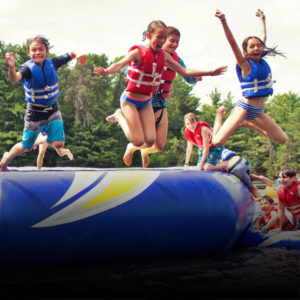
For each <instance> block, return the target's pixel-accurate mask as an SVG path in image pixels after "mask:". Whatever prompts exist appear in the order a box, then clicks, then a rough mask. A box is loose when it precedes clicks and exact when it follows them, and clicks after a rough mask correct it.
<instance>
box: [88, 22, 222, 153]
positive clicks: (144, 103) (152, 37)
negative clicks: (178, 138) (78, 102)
mask: <svg viewBox="0 0 300 300" xmlns="http://www.w3.org/2000/svg"><path fill="white" fill-rule="evenodd" d="M145 35H146V38H147V40H148V45H147V46H146V47H145V46H139V45H135V46H133V47H131V48H130V49H129V52H128V53H127V55H126V56H125V57H124V58H123V59H121V60H120V61H119V62H117V63H114V64H112V65H110V66H109V67H108V68H107V69H104V68H102V67H97V68H95V70H94V73H95V74H96V75H99V76H102V77H105V76H107V75H109V74H114V73H117V72H118V71H119V70H121V69H122V68H123V67H125V66H126V65H128V72H127V79H126V81H127V88H126V89H125V91H124V92H123V94H122V96H121V99H120V102H121V109H117V110H116V111H115V113H114V114H112V115H111V116H108V117H107V118H106V120H107V121H112V122H118V123H119V125H120V127H121V128H122V129H123V131H124V133H125V135H126V137H127V139H128V140H129V142H131V143H132V144H133V145H134V146H136V147H141V148H147V147H151V146H153V144H154V143H155V141H156V130H155V117H154V112H153V108H152V105H151V99H152V95H153V94H154V93H155V91H156V90H157V89H158V88H159V85H160V84H161V77H162V74H163V71H164V68H165V65H166V66H167V67H168V68H171V69H172V70H174V71H175V72H177V73H178V74H180V75H182V76H186V77H190V76H195V77H196V76H204V75H211V76H213V75H219V74H223V73H224V72H225V71H226V69H227V67H221V68H219V69H216V70H214V71H199V70H193V69H187V68H184V67H183V66H181V65H180V64H179V63H178V62H176V61H175V60H174V59H173V58H172V56H171V55H170V54H169V53H167V52H165V51H163V49H162V47H163V45H164V43H165V42H166V39H167V26H166V25H165V24H164V23H163V22H162V21H152V22H151V23H150V24H149V25H148V29H147V31H146V34H145Z"/></svg>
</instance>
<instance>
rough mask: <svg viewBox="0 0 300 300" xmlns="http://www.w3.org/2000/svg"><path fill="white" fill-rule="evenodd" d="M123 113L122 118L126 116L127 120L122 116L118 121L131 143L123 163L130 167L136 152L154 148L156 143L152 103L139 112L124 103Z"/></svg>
mask: <svg viewBox="0 0 300 300" xmlns="http://www.w3.org/2000/svg"><path fill="white" fill-rule="evenodd" d="M122 111H123V114H122V116H126V120H125V118H124V117H120V116H118V117H117V119H118V121H119V124H120V126H121V127H122V129H123V131H124V133H125V134H126V136H127V138H128V140H129V141H131V143H129V144H128V145H127V147H126V150H125V153H124V156H123V161H124V163H125V164H126V165H127V166H130V165H131V162H132V157H133V153H134V152H135V151H136V150H141V149H143V148H147V147H152V145H153V144H154V142H155V137H156V134H155V123H154V113H153V108H152V105H151V103H148V104H146V105H145V106H144V107H142V108H141V109H140V110H137V109H136V108H135V107H134V106H133V105H131V104H128V103H126V102H122Z"/></svg>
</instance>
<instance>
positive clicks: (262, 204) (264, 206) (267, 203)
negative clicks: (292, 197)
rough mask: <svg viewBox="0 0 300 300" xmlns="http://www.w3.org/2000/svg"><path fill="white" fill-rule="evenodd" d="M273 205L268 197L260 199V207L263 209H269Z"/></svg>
mask: <svg viewBox="0 0 300 300" xmlns="http://www.w3.org/2000/svg"><path fill="white" fill-rule="evenodd" d="M270 207H271V203H270V201H269V200H267V199H262V200H261V201H260V208H261V210H262V211H267V210H268V209H269V208H270Z"/></svg>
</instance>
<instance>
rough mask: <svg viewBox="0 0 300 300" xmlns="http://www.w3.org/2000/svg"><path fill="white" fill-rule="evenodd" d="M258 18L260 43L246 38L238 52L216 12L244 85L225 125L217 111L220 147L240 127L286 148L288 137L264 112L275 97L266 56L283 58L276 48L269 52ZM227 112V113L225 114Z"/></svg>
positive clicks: (216, 136) (216, 133)
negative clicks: (270, 99) (239, 98)
mask: <svg viewBox="0 0 300 300" xmlns="http://www.w3.org/2000/svg"><path fill="white" fill-rule="evenodd" d="M256 15H257V16H258V17H259V18H260V20H261V30H262V33H263V34H262V36H261V39H260V38H259V37H256V36H250V37H247V38H246V39H245V40H244V41H243V43H242V49H240V48H239V46H238V44H237V42H236V41H235V38H234V36H233V34H232V32H231V30H230V28H229V26H228V24H227V21H226V18H225V15H224V14H223V13H222V12H221V11H219V10H217V11H216V14H215V16H216V17H217V18H219V19H220V21H221V24H222V27H223V29H224V33H225V36H226V38H227V41H228V43H229V45H230V47H231V49H232V52H233V54H234V56H235V59H236V62H237V64H236V73H237V76H238V79H239V82H240V84H241V89H242V95H243V98H242V99H241V100H239V101H238V102H237V103H236V104H235V106H234V108H233V110H232V111H231V114H230V115H229V117H228V118H227V119H226V121H225V122H224V124H223V125H222V117H223V116H224V114H223V113H222V111H217V115H216V119H215V124H214V137H213V142H214V144H215V145H217V146H222V145H224V144H225V143H226V141H227V140H228V139H229V137H230V136H231V135H232V134H233V133H234V132H235V130H236V129H237V128H239V127H247V128H250V129H252V130H255V131H257V132H259V133H260V134H262V135H264V136H266V137H267V138H269V139H270V140H272V141H274V142H276V143H279V144H283V143H285V142H286V141H287V139H288V137H287V135H286V134H285V132H284V131H283V130H282V129H281V128H280V127H279V126H278V124H277V123H276V122H275V121H274V120H272V119H271V118H270V117H269V116H267V115H266V114H265V113H264V112H263V110H264V105H265V102H266V100H267V99H268V97H269V96H271V95H272V94H273V88H272V84H273V82H274V81H273V80H272V74H271V69H270V66H269V65H268V63H267V62H266V61H265V60H264V59H263V57H265V56H266V55H277V54H279V55H282V54H281V53H280V52H278V51H277V50H276V49H275V48H267V47H266V46H265V41H266V26H265V16H264V13H263V12H262V11H261V10H258V11H257V13H256ZM223 112H224V111H223Z"/></svg>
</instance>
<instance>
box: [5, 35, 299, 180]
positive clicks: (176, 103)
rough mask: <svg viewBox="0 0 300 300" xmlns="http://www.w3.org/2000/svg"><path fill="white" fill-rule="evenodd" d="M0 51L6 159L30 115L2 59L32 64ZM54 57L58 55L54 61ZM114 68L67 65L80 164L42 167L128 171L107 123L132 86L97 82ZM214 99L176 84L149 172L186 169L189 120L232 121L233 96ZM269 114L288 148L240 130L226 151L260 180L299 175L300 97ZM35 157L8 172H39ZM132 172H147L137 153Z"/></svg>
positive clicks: (63, 102) (120, 141)
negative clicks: (191, 116)
mask: <svg viewBox="0 0 300 300" xmlns="http://www.w3.org/2000/svg"><path fill="white" fill-rule="evenodd" d="M0 51H1V55H0V85H1V88H0V101H1V105H0V113H1V119H0V156H1V155H2V154H3V153H4V152H5V151H8V150H9V149H10V148H11V147H12V146H13V145H14V144H15V143H16V142H20V141H21V139H22V133H23V127H24V114H25V108H26V103H25V101H24V90H23V87H22V84H21V83H20V82H17V83H12V82H11V81H10V80H9V77H8V74H7V71H8V67H7V65H6V63H5V60H4V55H5V53H6V52H11V51H12V52H14V54H15V60H16V68H18V67H19V66H20V65H21V64H22V63H24V62H25V61H26V60H28V56H27V54H26V45H11V44H7V45H6V44H5V43H4V42H1V41H0ZM53 56H55V55H53V54H51V55H49V57H53ZM119 59H120V57H117V58H115V59H114V61H117V60H119ZM114 61H113V62H114ZM110 63H112V62H110V61H109V60H108V57H107V56H106V55H105V54H100V55H98V54H88V55H87V63H86V65H85V66H84V67H82V66H79V65H75V66H70V65H65V66H63V67H61V68H59V70H58V75H59V88H60V92H61V95H60V97H59V99H58V103H59V107H60V110H61V112H62V115H63V120H64V127H65V134H66V147H67V148H69V149H70V150H71V151H72V152H73V154H74V160H73V161H70V160H68V159H67V158H66V157H63V158H61V157H59V156H58V155H57V154H56V152H55V151H54V150H53V149H51V148H49V149H48V150H47V152H46V156H45V160H44V166H47V167H56V166H73V167H75V166H76V167H96V168H119V167H125V164H124V163H123V160H122V157H123V153H124V151H125V147H126V145H127V143H128V141H127V139H126V137H125V136H124V134H123V131H122V129H121V128H119V127H118V126H117V124H116V123H110V122H106V120H105V117H106V116H107V115H109V114H111V113H113V112H114V111H115V110H116V109H117V108H118V107H119V106H120V103H119V98H120V95H121V93H122V91H123V90H124V88H125V86H126V82H125V75H124V72H123V71H120V72H119V73H117V74H114V75H110V76H108V77H106V78H99V77H98V76H95V75H93V70H94V67H95V66H100V65H101V66H103V67H107V66H109V64H110ZM209 98H210V103H211V104H203V103H202V101H201V99H200V98H198V97H196V96H195V95H193V86H190V85H188V84H187V83H186V82H185V81H184V80H183V79H182V78H181V77H180V76H177V77H176V78H175V80H174V84H173V89H172V93H171V97H170V98H169V99H168V116H169V132H168V141H167V144H166V147H165V149H164V151H161V152H158V153H155V154H152V155H151V156H150V159H151V163H150V166H149V167H173V166H182V165H183V164H184V159H185V149H186V140H185V137H184V122H183V117H184V115H185V114H186V113H188V112H195V113H196V114H197V116H198V118H199V120H203V121H206V122H208V123H209V124H210V125H211V126H213V122H214V118H215V113H216V109H217V108H218V107H219V106H221V105H224V106H225V107H226V108H227V114H228V113H230V111H231V109H232V107H233V105H234V101H233V97H232V95H231V94H230V93H228V94H227V95H225V97H224V96H223V95H221V94H220V93H219V91H218V89H217V88H215V89H214V90H213V91H211V93H210V95H209ZM206 102H207V101H206ZM265 112H266V113H267V114H268V115H269V116H270V117H271V118H272V119H274V120H275V121H276V122H277V123H278V124H279V126H280V127H281V128H282V129H283V130H284V131H285V132H286V133H287V134H288V137H289V139H288V141H287V143H285V144H283V145H278V144H276V143H272V142H271V141H270V140H269V139H267V138H265V137H264V136H262V135H260V134H258V133H256V132H254V131H252V130H249V129H246V128H239V129H238V130H237V131H236V132H235V133H234V134H233V135H232V136H231V137H230V139H229V140H228V142H227V143H226V147H227V148H228V149H231V150H233V151H235V152H236V153H238V154H239V155H241V156H244V157H246V158H247V159H248V160H249V161H250V164H251V168H252V172H254V173H257V174H263V175H265V176H268V177H270V178H274V177H275V176H277V174H278V171H279V169H280V167H282V166H286V165H289V166H293V167H294V168H296V169H298V170H299V169H300V131H299V129H300V128H299V124H300V97H299V95H298V94H295V93H293V92H292V91H288V92H286V93H284V94H275V95H274V96H273V97H272V98H270V99H269V100H268V101H267V103H266V105H265ZM226 117H227V115H226V116H225V118H226ZM225 118H224V119H225ZM194 148H196V147H194ZM194 151H195V153H194V154H193V156H192V159H191V161H190V164H196V162H197V158H198V155H197V150H196V149H195V150H194ZM36 157H37V151H31V152H29V153H26V154H23V155H20V156H19V157H17V158H15V159H14V160H13V161H12V162H11V165H10V166H34V165H35V164H36ZM132 166H134V167H138V166H141V157H140V155H139V153H138V151H137V152H136V153H135V155H134V159H133V163H132Z"/></svg>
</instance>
